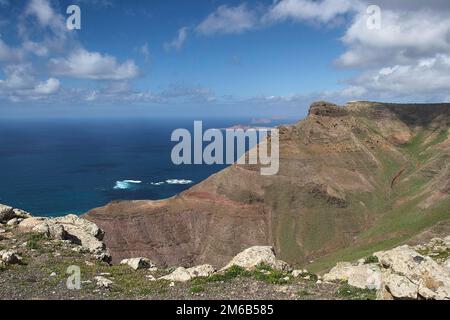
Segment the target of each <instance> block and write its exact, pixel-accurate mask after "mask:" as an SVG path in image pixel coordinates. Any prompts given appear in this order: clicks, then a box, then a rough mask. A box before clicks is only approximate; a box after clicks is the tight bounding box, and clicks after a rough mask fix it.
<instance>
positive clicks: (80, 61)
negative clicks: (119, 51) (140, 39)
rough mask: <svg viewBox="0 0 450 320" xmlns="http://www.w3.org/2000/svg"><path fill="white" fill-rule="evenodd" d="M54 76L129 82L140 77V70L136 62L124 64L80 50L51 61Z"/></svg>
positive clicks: (111, 58) (110, 57)
mask: <svg viewBox="0 0 450 320" xmlns="http://www.w3.org/2000/svg"><path fill="white" fill-rule="evenodd" d="M50 70H51V72H52V74H55V75H59V76H69V77H73V78H80V79H91V80H127V79H133V78H136V77H137V76H138V75H139V68H138V67H137V66H136V64H135V63H134V61H132V60H127V61H125V62H123V63H122V64H120V63H118V62H117V59H116V58H115V57H113V56H110V55H102V54H100V53H98V52H89V51H87V50H85V49H78V50H76V51H75V52H73V53H71V54H70V55H69V57H67V58H54V59H51V60H50Z"/></svg>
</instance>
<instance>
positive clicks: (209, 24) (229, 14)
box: [196, 3, 258, 35]
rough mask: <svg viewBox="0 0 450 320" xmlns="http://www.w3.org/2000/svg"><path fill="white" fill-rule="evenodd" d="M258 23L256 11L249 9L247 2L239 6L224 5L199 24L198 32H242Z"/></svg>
mask: <svg viewBox="0 0 450 320" xmlns="http://www.w3.org/2000/svg"><path fill="white" fill-rule="evenodd" d="M257 24H258V17H257V15H256V13H255V12H253V11H251V10H249V9H248V7H247V5H246V4H245V3H244V4H241V5H240V6H237V7H228V6H226V5H222V6H220V7H218V8H217V10H216V11H215V12H213V13H211V14H210V15H209V16H208V17H207V18H206V19H205V20H203V21H202V22H201V23H200V24H199V25H198V26H197V28H196V32H198V33H200V34H203V35H212V34H217V33H222V34H231V33H241V32H244V31H248V30H251V29H253V28H254V27H255V26H256V25H257Z"/></svg>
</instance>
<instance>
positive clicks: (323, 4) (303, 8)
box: [263, 0, 360, 23]
mask: <svg viewBox="0 0 450 320" xmlns="http://www.w3.org/2000/svg"><path fill="white" fill-rule="evenodd" d="M359 7H360V3H359V2H358V1H357V0H321V1H311V0H280V1H276V2H275V3H274V5H273V6H272V8H270V10H269V11H268V12H267V13H266V15H265V16H264V18H263V20H265V21H269V22H270V21H272V22H276V21H283V20H287V19H293V20H296V21H317V22H321V23H327V22H330V21H332V20H333V19H335V18H336V17H338V16H341V15H344V14H347V13H348V12H351V11H355V10H357V8H359Z"/></svg>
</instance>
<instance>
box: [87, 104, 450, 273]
mask: <svg viewBox="0 0 450 320" xmlns="http://www.w3.org/2000/svg"><path fill="white" fill-rule="evenodd" d="M279 129H280V171H279V173H278V174H277V175H274V176H261V174H260V168H259V167H257V166H249V165H233V166H230V167H228V168H227V169H225V170H223V171H221V172H219V173H217V174H215V175H213V176H211V177H210V178H209V179H207V180H206V181H203V182H201V183H199V184H198V185H196V186H194V187H192V188H190V189H189V190H187V191H185V192H183V193H181V194H180V195H178V196H175V197H173V198H170V199H166V200H161V201H117V202H113V203H110V204H108V205H106V206H104V207H101V208H96V209H93V210H91V211H89V212H88V213H87V214H86V215H85V216H84V217H85V218H86V219H88V220H90V221H92V222H94V223H96V224H97V225H98V226H99V227H100V228H102V229H103V230H105V232H106V235H105V238H104V241H105V243H106V245H107V246H108V248H109V250H110V253H111V255H112V259H113V261H114V262H120V261H121V260H122V259H123V258H126V257H133V256H144V257H149V258H151V259H152V260H153V261H155V262H156V263H158V264H160V265H163V266H167V267H168V266H172V265H182V266H193V265H199V264H205V263H209V264H213V265H215V266H218V267H222V266H224V265H225V264H227V263H228V261H230V260H231V259H232V258H233V256H235V255H236V254H237V253H239V252H241V251H243V250H245V249H246V248H249V247H252V246H256V245H267V246H272V247H274V248H275V251H276V252H277V255H278V256H279V258H280V259H282V260H284V261H286V262H288V263H290V264H291V265H296V266H299V267H302V268H307V269H308V270H312V271H315V272H319V271H322V270H325V269H329V268H331V267H332V266H334V265H335V264H336V263H337V262H339V261H342V260H344V261H352V260H358V259H359V258H363V257H365V256H368V255H371V254H372V253H373V252H376V251H380V250H385V249H387V248H392V247H394V246H398V245H401V244H403V243H405V242H406V241H408V240H410V239H412V238H414V237H415V236H417V235H418V234H421V233H422V232H425V231H426V230H429V229H430V228H433V227H434V226H436V225H438V224H439V223H441V222H445V221H448V220H449V219H450V137H449V129H450V104H405V105H403V104H387V103H375V102H352V103H349V104H347V105H346V106H337V105H334V104H331V103H327V102H317V103H314V104H312V105H311V108H310V111H309V115H308V117H307V118H306V119H304V120H302V121H299V122H298V123H296V124H294V125H291V126H282V127H280V128H279ZM447 231H448V233H445V232H443V233H442V234H443V235H445V234H447V235H448V234H450V229H448V230H447Z"/></svg>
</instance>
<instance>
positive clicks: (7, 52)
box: [0, 38, 23, 62]
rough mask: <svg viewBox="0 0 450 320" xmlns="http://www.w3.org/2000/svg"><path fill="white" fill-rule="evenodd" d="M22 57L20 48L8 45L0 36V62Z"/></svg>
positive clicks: (17, 59) (16, 59)
mask: <svg viewBox="0 0 450 320" xmlns="http://www.w3.org/2000/svg"><path fill="white" fill-rule="evenodd" d="M22 58H23V52H22V50H21V49H18V48H12V47H10V46H8V45H7V44H6V43H5V42H4V41H3V40H2V38H0V62H1V61H3V62H5V61H6V62H11V61H19V60H22Z"/></svg>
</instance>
